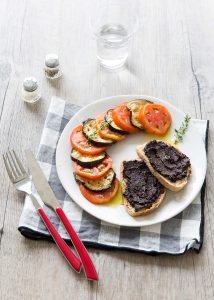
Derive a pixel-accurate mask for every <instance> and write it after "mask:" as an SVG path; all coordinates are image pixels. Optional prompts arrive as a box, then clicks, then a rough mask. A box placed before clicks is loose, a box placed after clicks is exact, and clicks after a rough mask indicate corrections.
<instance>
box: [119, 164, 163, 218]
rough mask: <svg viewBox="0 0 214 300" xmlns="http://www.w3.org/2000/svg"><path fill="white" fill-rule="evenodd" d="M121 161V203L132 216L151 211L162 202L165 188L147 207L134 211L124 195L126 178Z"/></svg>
mask: <svg viewBox="0 0 214 300" xmlns="http://www.w3.org/2000/svg"><path fill="white" fill-rule="evenodd" d="M123 163H124V161H122V162H121V165H120V177H121V188H122V197H123V203H124V206H125V208H126V210H127V212H128V214H129V215H130V216H132V217H139V216H145V215H148V214H150V213H152V212H153V211H154V210H156V209H157V208H158V207H159V206H160V204H161V203H162V202H163V200H164V198H165V195H166V191H165V189H164V192H163V193H162V194H161V195H160V196H159V197H158V198H157V199H156V200H155V202H154V203H153V204H152V205H151V206H150V207H149V208H142V209H141V210H139V211H135V208H134V207H133V206H132V205H131V204H130V203H129V201H128V199H127V198H126V197H125V196H124V192H125V190H126V180H125V179H124V178H123Z"/></svg>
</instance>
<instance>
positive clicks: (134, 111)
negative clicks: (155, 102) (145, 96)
mask: <svg viewBox="0 0 214 300" xmlns="http://www.w3.org/2000/svg"><path fill="white" fill-rule="evenodd" d="M147 103H152V102H151V101H148V100H133V101H130V102H128V103H127V105H126V107H127V108H128V110H129V111H130V113H131V117H130V121H131V123H132V125H133V126H134V127H136V128H138V129H141V130H143V129H144V128H143V125H142V124H141V123H140V121H139V113H140V109H141V107H142V106H144V105H145V104H147Z"/></svg>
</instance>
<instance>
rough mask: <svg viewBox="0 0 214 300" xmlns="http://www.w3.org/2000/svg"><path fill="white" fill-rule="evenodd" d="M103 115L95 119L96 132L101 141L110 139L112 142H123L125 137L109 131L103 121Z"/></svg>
mask: <svg viewBox="0 0 214 300" xmlns="http://www.w3.org/2000/svg"><path fill="white" fill-rule="evenodd" d="M105 114H106V113H102V114H100V115H99V116H98V117H97V118H96V124H97V131H98V133H99V135H100V136H101V137H102V138H103V139H111V140H113V141H122V140H124V139H125V138H126V136H125V135H122V134H119V133H117V132H113V131H111V129H109V127H108V123H107V122H106V121H105V120H104V117H105Z"/></svg>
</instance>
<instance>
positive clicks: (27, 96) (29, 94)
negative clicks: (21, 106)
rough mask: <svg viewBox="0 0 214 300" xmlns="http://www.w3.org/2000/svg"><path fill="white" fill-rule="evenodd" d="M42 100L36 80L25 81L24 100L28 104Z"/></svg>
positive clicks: (32, 78)
mask: <svg viewBox="0 0 214 300" xmlns="http://www.w3.org/2000/svg"><path fill="white" fill-rule="evenodd" d="M40 98H41V95H40V94H39V91H38V83H37V80H36V78H34V77H27V78H25V79H24V81H23V88H22V99H23V101H25V102H27V103H35V102H37V101H38V100H39V99H40Z"/></svg>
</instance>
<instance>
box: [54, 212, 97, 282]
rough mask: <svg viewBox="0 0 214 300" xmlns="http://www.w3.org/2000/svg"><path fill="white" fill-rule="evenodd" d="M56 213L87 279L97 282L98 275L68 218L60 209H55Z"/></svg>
mask: <svg viewBox="0 0 214 300" xmlns="http://www.w3.org/2000/svg"><path fill="white" fill-rule="evenodd" d="M56 213H57V215H58V216H59V218H60V220H61V221H62V223H63V225H64V226H65V228H66V230H67V232H68V234H69V235H70V238H71V241H72V243H73V245H74V247H75V249H76V251H77V253H78V254H79V257H80V258H81V260H82V263H83V267H84V270H85V274H86V276H87V278H88V279H92V280H98V275H97V271H96V269H95V267H94V264H93V262H92V260H91V258H90V256H89V254H88V252H87V250H86V248H85V246H84V245H83V243H82V241H81V240H80V238H79V237H78V235H77V233H76V232H75V230H74V228H73V226H72V225H71V223H70V222H69V220H68V218H67V217H66V215H65V213H64V211H63V210H62V208H61V207H57V208H56Z"/></svg>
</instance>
